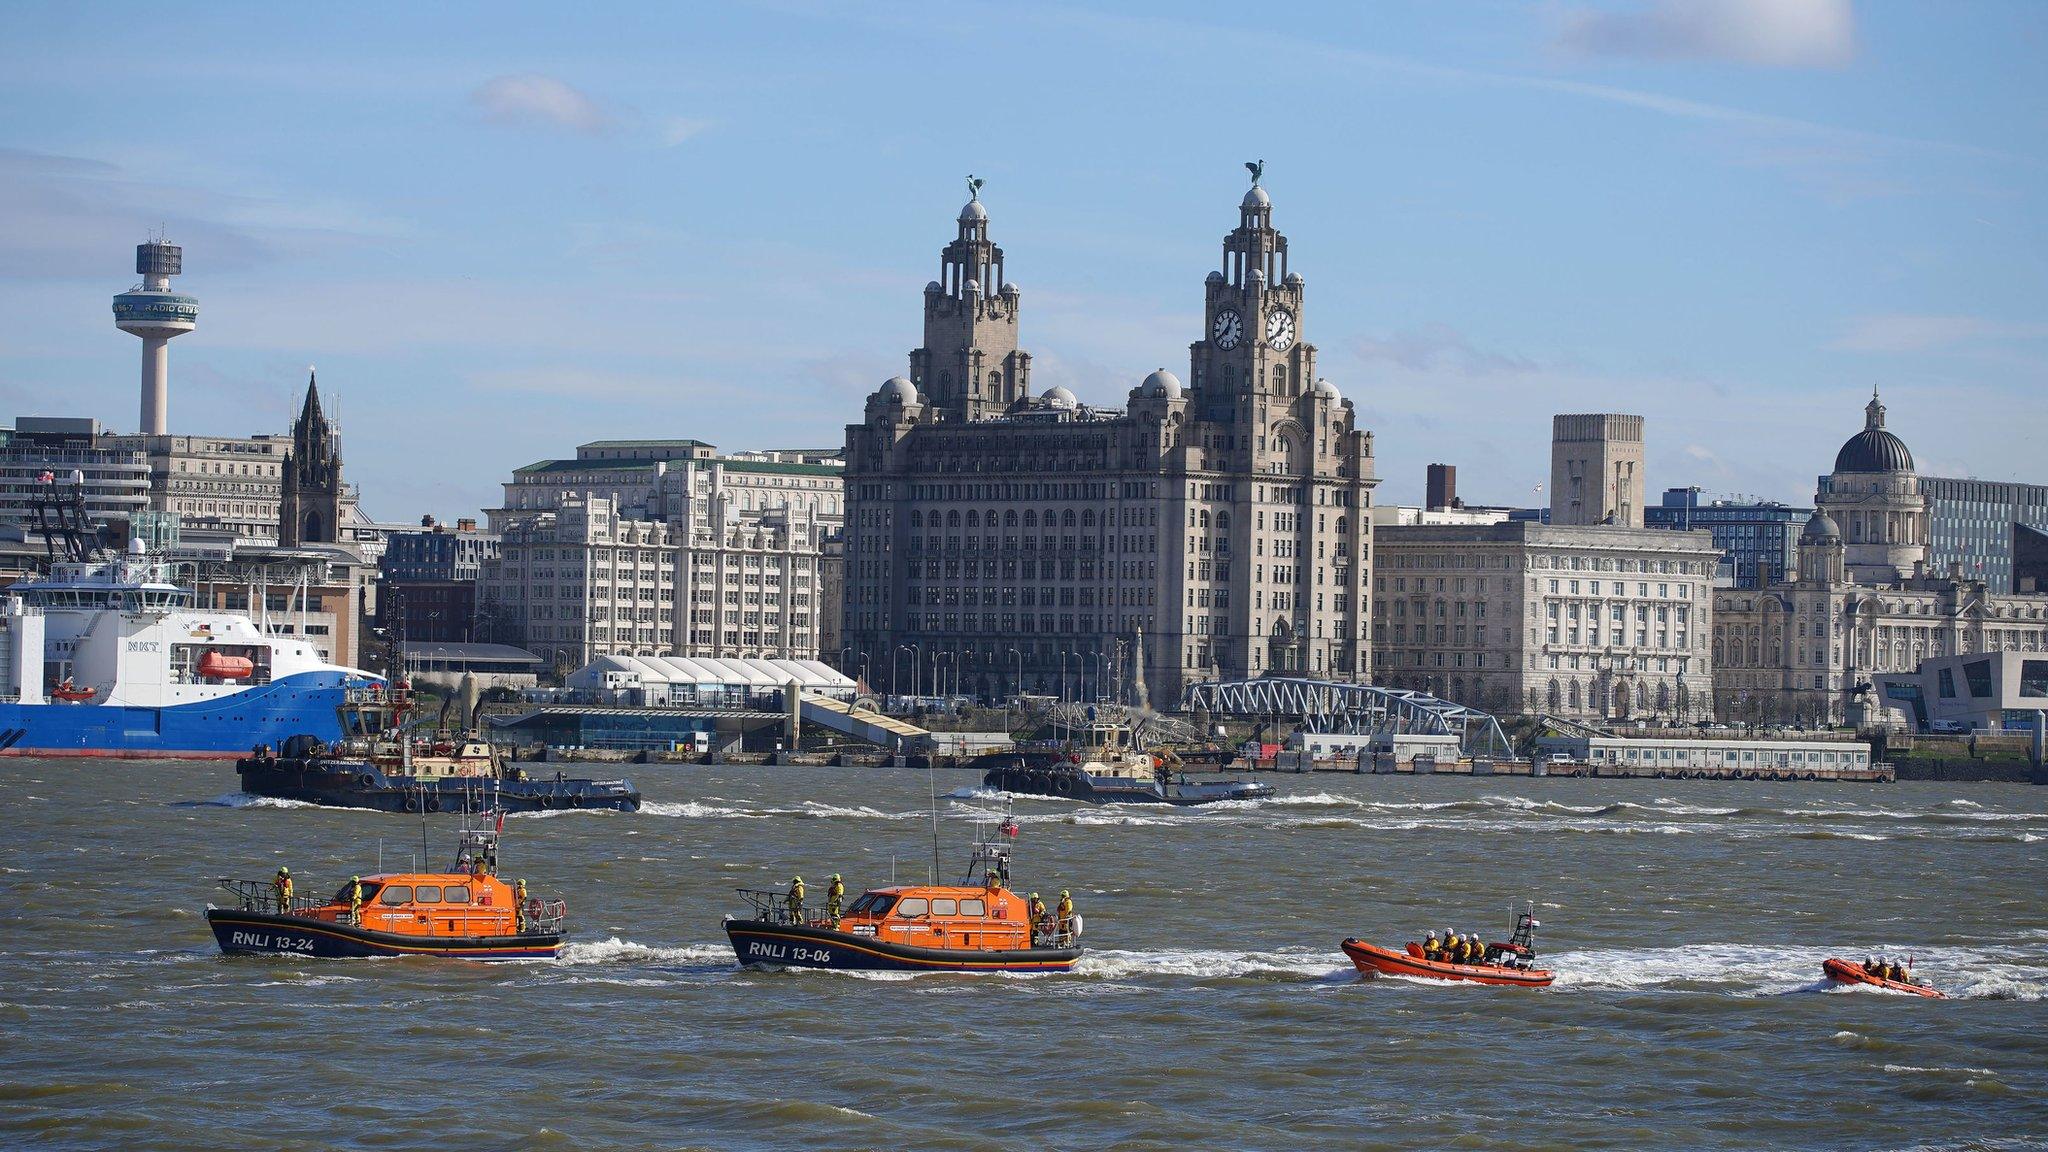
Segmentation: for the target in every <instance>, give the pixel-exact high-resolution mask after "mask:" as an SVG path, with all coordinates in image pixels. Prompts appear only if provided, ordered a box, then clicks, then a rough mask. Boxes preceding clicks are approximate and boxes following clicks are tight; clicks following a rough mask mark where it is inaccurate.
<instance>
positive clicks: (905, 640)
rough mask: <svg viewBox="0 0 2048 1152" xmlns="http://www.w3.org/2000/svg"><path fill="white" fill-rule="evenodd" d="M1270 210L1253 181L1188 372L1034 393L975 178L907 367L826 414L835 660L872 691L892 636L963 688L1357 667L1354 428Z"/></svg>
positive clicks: (1362, 588)
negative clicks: (1320, 363) (844, 412)
mask: <svg viewBox="0 0 2048 1152" xmlns="http://www.w3.org/2000/svg"><path fill="white" fill-rule="evenodd" d="M1272 215H1273V205H1272V201H1271V199H1270V198H1269V197H1268V195H1267V193H1266V191H1265V189H1263V188H1261V187H1259V186H1258V184H1257V182H1256V180H1255V181H1254V184H1253V186H1252V188H1251V190H1250V191H1249V192H1247V193H1246V194H1245V196H1244V198H1243V200H1242V202H1241V203H1240V204H1239V206H1238V220H1237V226H1236V227H1235V228H1234V229H1232V230H1231V231H1230V233H1229V234H1228V235H1227V236H1225V237H1224V240H1223V252H1222V262H1221V263H1222V267H1221V268H1220V269H1218V270H1217V271H1213V272H1210V273H1209V274H1208V277H1207V279H1206V281H1205V282H1204V285H1203V322H1202V332H1201V333H1200V338H1199V339H1197V340H1195V341H1194V342H1193V343H1192V344H1191V345H1190V346H1189V356H1188V361H1189V363H1188V380H1187V383H1186V384H1185V385H1184V384H1183V383H1182V382H1181V380H1180V379H1179V378H1178V377H1176V376H1175V375H1174V374H1173V373H1172V372H1170V371H1167V370H1166V369H1163V368H1162V369H1159V370H1158V371H1155V372H1153V373H1151V374H1150V375H1148V376H1146V377H1145V379H1144V380H1143V381H1142V382H1140V383H1139V384H1138V386H1137V387H1135V388H1133V389H1132V390H1131V392H1130V395H1129V397H1128V399H1127V401H1126V403H1125V405H1124V406H1123V407H1121V408H1110V407H1096V406H1091V405H1085V404H1082V403H1080V402H1079V400H1078V399H1077V398H1076V397H1075V396H1074V395H1073V394H1072V393H1071V392H1069V391H1068V390H1067V389H1065V388H1060V387H1055V388H1050V389H1047V390H1046V391H1044V392H1043V393H1042V394H1039V395H1036V396H1034V395H1032V393H1031V390H1030V368H1031V358H1030V355H1029V353H1027V352H1024V351H1022V350H1021V348H1020V346H1019V340H1018V328H1017V324H1018V317H1019V314H1020V310H1021V304H1022V294H1021V292H1020V291H1019V289H1018V287H1017V285H1016V283H1015V282H1014V281H1011V280H1010V279H1009V278H1008V275H1007V269H1006V263H1005V259H1004V255H1003V252H1002V249H1001V248H1000V247H998V246H996V245H995V244H994V243H993V242H992V241H991V240H990V239H989V214H988V211H987V209H986V207H985V206H984V205H983V204H982V203H981V201H980V198H979V194H978V189H977V192H976V195H974V196H973V197H972V198H970V199H969V201H968V203H967V204H966V206H965V207H963V208H962V209H961V210H960V214H959V216H958V218H957V220H956V226H957V230H956V234H955V236H954V238H953V240H952V241H951V242H949V243H948V244H947V245H946V246H945V247H944V248H943V249H942V251H941V252H940V258H939V266H940V267H939V271H940V274H939V277H938V279H936V280H934V281H932V282H931V283H930V284H928V285H926V286H925V290H924V294H923V304H924V342H923V344H922V345H921V346H920V347H919V348H918V349H917V350H915V351H913V352H912V353H911V354H910V358H909V368H910V374H909V376H907V377H903V376H899V377H895V378H893V379H891V380H889V381H887V382H885V383H884V384H883V385H882V386H881V388H880V389H878V390H877V391H876V392H875V393H874V394H873V395H872V396H870V397H869V398H868V402H867V409H866V412H865V415H864V418H863V419H862V420H861V422H859V423H856V424H852V425H849V426H848V427H847V430H846V494H847V516H846V529H845V575H844V580H845V603H844V616H843V625H844V639H843V641H842V644H843V646H844V648H845V649H846V653H847V655H846V656H845V657H844V658H845V659H848V660H851V661H854V662H856V663H859V662H863V661H865V662H866V663H867V664H868V666H869V667H870V668H871V669H872V671H871V679H872V680H873V681H875V682H876V683H878V684H879V685H881V686H884V687H888V686H889V682H890V679H891V678H892V676H893V675H894V672H895V665H896V664H897V662H898V660H899V658H907V660H908V661H909V662H910V663H911V664H913V665H915V666H917V667H920V668H925V667H934V668H935V669H936V670H938V671H940V672H942V673H950V676H949V678H950V679H952V680H956V681H957V682H958V684H959V685H960V686H961V688H962V689H963V690H965V691H970V692H980V693H987V694H997V693H1005V692H1009V691H1013V690H1016V689H1017V688H1018V687H1020V684H1021V687H1023V688H1026V689H1029V690H1033V691H1043V690H1048V689H1052V688H1054V687H1055V686H1057V685H1060V684H1061V683H1062V682H1063V681H1064V682H1066V683H1067V684H1068V685H1069V686H1070V687H1071V686H1072V685H1074V684H1078V683H1079V682H1080V681H1081V680H1083V679H1084V678H1085V679H1086V680H1088V681H1089V682H1092V683H1094V684H1096V685H1098V686H1107V688H1106V690H1105V689H1102V688H1100V687H1099V688H1098V689H1097V690H1091V691H1090V692H1089V693H1088V694H1089V695H1090V696H1091V697H1092V696H1094V695H1095V694H1096V691H1100V692H1101V694H1102V695H1103V696H1104V697H1105V698H1107V697H1113V696H1118V695H1122V694H1124V693H1130V694H1132V695H1137V694H1139V693H1143V694H1144V695H1146V696H1147V697H1149V699H1150V700H1152V701H1154V702H1159V703H1169V702H1171V701H1174V700H1177V699H1178V698H1179V695H1180V692H1181V690H1182V688H1183V687H1184V686H1185V685H1186V684H1188V683H1190V682H1192V681H1199V680H1207V679H1215V678H1218V677H1238V676H1257V675H1260V674H1263V673H1268V672H1283V673H1295V674H1302V675H1310V676H1323V677H1329V678H1333V679H1343V680H1350V679H1364V678H1365V677H1366V676H1367V675H1368V674H1369V672H1370V656H1371V638H1370V635H1369V633H1368V631H1367V628H1368V622H1369V621H1370V620H1371V618H1372V613H1371V605H1370V598H1371V581H1370V567H1371V562H1372V551H1371V548H1372V525H1371V493H1372V488H1373V485H1374V484H1375V483H1377V481H1376V479H1375V478H1374V476H1373V461H1372V437H1371V434H1370V433H1368V432H1366V431H1364V430H1362V429H1360V428H1358V427H1357V422H1356V419H1355V416H1354V412H1353V409H1352V405H1351V404H1350V402H1349V401H1346V400H1344V399H1343V398H1342V397H1341V396H1340V395H1339V394H1338V392H1337V389H1336V387H1335V386H1334V385H1332V384H1331V383H1330V382H1329V381H1327V380H1323V379H1321V378H1319V377H1318V376H1317V375H1316V348H1315V346H1314V345H1313V344H1311V343H1309V342H1308V341H1307V340H1306V334H1307V332H1308V325H1307V311H1306V310H1307V303H1308V300H1307V289H1306V284H1305V282H1304V280H1303V278H1302V277H1301V275H1300V274H1299V273H1297V272H1294V271H1293V270H1292V269H1291V268H1290V267H1289V265H1288V248H1287V239H1286V237H1285V236H1283V235H1281V234H1280V233H1279V232H1278V231H1276V230H1275V229H1274V227H1273V222H1272ZM935 658H936V664H935V665H933V664H931V662H932V661H934V659H935ZM897 678H898V679H900V680H901V683H900V684H899V685H897V687H900V688H901V689H902V690H904V691H910V690H911V681H910V679H909V678H907V677H897ZM1070 694H1071V693H1070Z"/></svg>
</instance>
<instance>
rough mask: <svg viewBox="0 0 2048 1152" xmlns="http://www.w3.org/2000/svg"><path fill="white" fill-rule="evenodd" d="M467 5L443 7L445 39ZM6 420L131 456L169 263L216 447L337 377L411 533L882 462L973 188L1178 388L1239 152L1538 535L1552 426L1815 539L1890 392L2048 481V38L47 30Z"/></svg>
mask: <svg viewBox="0 0 2048 1152" xmlns="http://www.w3.org/2000/svg"><path fill="white" fill-rule="evenodd" d="M422 7H424V6H422ZM6 23H7V27H6V30H5V31H4V32H0V316H4V317H5V319H4V320H0V416H8V415H17V414H80V415H94V416H98V417H100V418H101V419H102V420H103V421H106V422H107V423H108V424H110V425H112V426H114V427H116V428H119V429H128V428H132V427H133V425H134V422H135V419H136V372H137V360H138V355H139V352H138V347H137V341H135V340H134V339H133V338H132V337H129V336H126V335H123V334H122V333H120V332H118V331H116V330H115V329H114V327H113V325H112V321H111V316H110V313H109V311H108V299H109V297H111V296H112V295H113V294H114V293H116V292H118V291H121V290H122V289H124V288H125V287H127V286H128V285H129V283H131V282H132V280H133V279H134V277H133V276H132V274H131V273H132V264H131V263H130V262H131V260H132V250H133V245H134V244H135V243H137V242H138V241H140V240H142V239H143V238H144V237H145V235H146V234H147V233H148V232H150V231H152V230H153V229H155V228H156V227H157V226H158V225H159V223H161V224H163V225H165V226H166V227H167V228H168V230H169V234H170V237H171V239H172V240H173V241H174V242H177V243H180V244H183V245H184V246H185V261H186V267H187V268H188V269H189V271H188V272H187V274H186V275H185V276H184V277H182V278H181V280H180V281H179V285H180V287H181V288H182V289H183V290H186V291H189V292H191V293H193V294H194V295H196V296H198V297H199V299H200V302H201V309H202V312H201V317H200V326H199V330H198V331H197V332H195V333H192V334H190V335H186V336H183V337H180V338H179V339H178V340H177V341H176V342H175V343H174V344H173V345H172V346H171V347H172V351H171V373H172V398H171V426H172V430H173V431H183V432H219V433H238V434H249V433H255V432H259V431H282V430H283V429H285V428H286V427H287V426H288V423H289V419H290V416H291V414H292V413H293V412H294V411H295V409H296V405H297V397H298V395H299V391H300V389H301V388H302V386H303V382H304V376H305V370H306V366H307V365H309V364H314V365H317V366H318V367H319V371H320V378H321V382H322V392H323V394H324V395H326V396H328V397H330V398H332V399H331V402H332V403H333V404H334V405H335V406H337V407H338V408H339V411H340V415H341V418H342V421H343V431H344V451H345V455H346V457H347V460H348V467H349V472H350V476H351V478H352V479H354V480H355V481H357V482H358V483H360V484H361V485H362V487H363V490H364V500H365V504H366V506H367V507H368V509H369V510H370V512H371V513H372V514H373V515H375V516H376V517H378V518H379V519H384V520H403V519H408V518H411V517H415V516H417V515H419V514H421V513H423V512H433V513H435V514H437V515H440V516H443V517H453V516H457V515H464V514H468V513H471V512H473V511H475V510H476V509H477V508H479V507H481V506H484V505H486V504H488V503H491V502H492V501H493V500H494V499H495V497H496V495H497V493H498V485H499V484H500V483H501V482H503V481H504V480H505V479H506V478H507V476H508V474H509V472H510V470H511V469H512V468H514V467H516V466H518V465H520V464H524V463H527V462H529V461H531V460H535V459H540V458H544V457H547V456H551V455H562V454H567V453H568V451H569V450H570V449H571V447H572V446H573V445H574V444H576V443H578V442H579V441H582V440H587V439H594V438H600V437H617V436H676V437H696V438H699V439H704V440H708V441H711V442H713V443H716V444H718V445H720V446H722V447H725V448H734V449H736V448H748V447H772V446H787V445H799V444H801V445H811V444H836V443H838V442H839V441H840V439H841V438H842V435H843V432H842V428H843V425H844V424H845V422H846V421H848V420H852V419H857V418H858V416H859V413H860V409H861V402H862V398H863V397H864V396H865V394H866V393H867V392H869V391H872V390H873V388H874V387H875V385H876V384H877V383H878V382H880V381H881V380H882V379H884V378H885V377H887V376H889V375H891V374H894V373H896V372H898V371H901V370H902V368H903V365H904V358H905V355H906V354H907V353H908V351H909V350H910V349H911V348H912V347H914V346H915V345H916V344H917V342H918V339H919V335H920V333H919V324H920V320H919V291H920V289H921V287H922V286H923V284H924V282H925V281H926V280H928V279H930V278H931V277H932V275H933V274H934V270H935V269H936V267H937V254H938V249H939V247H940V246H941V245H942V244H943V243H944V242H945V241H946V240H947V239H949V238H950V236H951V233H952V219H953V215H954V213H955V212H956V211H957V210H958V208H959V206H960V202H961V201H962V200H963V199H964V198H965V197H964V187H963V181H964V177H965V176H966V174H967V173H969V172H972V173H975V174H977V175H980V176H982V177H983V178H985V179H986V180H987V182H988V183H987V187H986V189H985V190H984V193H983V199H984V200H985V202H986V203H987V205H988V207H989V210H990V213H991V217H992V226H991V230H992V234H993V236H994V238H995V239H996V240H997V241H998V242H999V243H1001V244H1002V245H1003V246H1004V247H1005V249H1006V251H1007V253H1008V258H1009V259H1008V265H1009V271H1010V273H1011V276H1012V278H1013V279H1015V280H1017V281H1018V282H1019V283H1020V284H1021V285H1022V286H1023V289H1024V298H1023V302H1024V311H1023V324H1024V340H1025V344H1026V347H1027V348H1029V349H1030V350H1031V351H1032V353H1033V354H1034V357H1035V360H1034V365H1035V376H1036V380H1037V383H1038V384H1039V386H1041V387H1051V386H1052V385H1055V384H1065V385H1067V386H1068V387H1071V388H1073V389H1074V390H1075V391H1076V392H1077V393H1079V394H1080V395H1081V396H1082V398H1083V399H1084V400H1087V401H1091V402H1096V403H1117V402H1120V401H1121V399H1122V397H1123V396H1124V394H1125V392H1126V391H1127V390H1128V389H1129V388H1130V387H1131V385H1132V384H1134V383H1135V382H1136V381H1137V380H1139V379H1140V378H1141V377H1142V376H1143V375H1144V374H1145V373H1146V372H1148V371H1150V370H1151V369H1153V368H1157V367H1161V366H1165V367H1170V368H1173V369H1175V370H1176V371H1184V370H1185V366H1186V363H1187V345H1188V342H1189V341H1191V340H1194V339H1196V338H1198V337H1199V335H1200V334H1201V327H1200V323H1201V322H1200V316H1199V309H1200V304H1201V298H1202V278H1203V276H1204V275H1205V274H1206V273H1207V272H1208V271H1209V269H1211V268H1212V267H1214V266H1215V264H1216V261H1217V258H1218V253H1219V249H1220V241H1221V238H1222V235H1223V233H1224V232H1225V231H1227V230H1228V229H1229V228H1230V227H1231V226H1232V225H1233V224H1234V223H1235V215H1236V214H1235V206H1236V203H1237V199H1238V197H1239V196H1240V195H1241V194H1242V192H1243V188H1244V180H1245V173H1244V170H1243V168H1242V164H1243V162H1244V161H1246V160H1251V159H1263V160H1265V161H1266V171H1267V178H1266V184H1267V186H1268V188H1269V189H1270V190H1271V192H1272V195H1273V198H1274V202H1275V214H1274V220H1275V223H1276V225H1277V226H1279V227H1280V228H1281V229H1282V230H1283V231H1285V232H1287V233H1288V235H1289V238H1290V243H1291V249H1292V256H1293V265H1292V266H1293V267H1294V269H1295V270H1297V271H1299V272H1301V273H1302V274H1303V275H1304V276H1305V277H1306V278H1307V280H1308V288H1309V296H1308V305H1307V308H1306V309H1305V315H1304V317H1303V325H1302V330H1303V335H1304V337H1305V338H1306V339H1308V340H1310V341H1312V342H1313V343H1315V344H1316V345H1317V346H1318V347H1319V348H1320V349H1321V355H1322V371H1323V374H1324V375H1326V376H1328V377H1329V378H1330V379H1331V380H1332V381H1333V382H1334V383H1335V384H1336V385H1337V386H1338V388H1339V389H1340V390H1341V391H1342V392H1343V394H1344V395H1345V396H1346V397H1349V398H1351V399H1352V400H1353V401H1354V402H1355V403H1356V404H1357V405H1358V408H1359V411H1360V415H1361V418H1362V423H1363V424H1364V425H1365V426H1366V427H1368V428H1371V429H1372V430H1373V431H1374V433H1375V435H1376V447H1377V451H1378V455H1379V470H1380V474H1381V476H1382V477H1383V478H1384V483H1383V485H1382V488H1381V496H1382V498H1383V499H1390V500H1395V501H1409V502H1412V501H1414V500H1416V499H1418V498H1419V496H1420V491H1421V485H1422V472H1423V466H1424V464H1426V463H1428V462H1430V461H1439V460H1440V461H1445V462H1450V463H1455V464H1457V465H1459V466H1460V473H1461V475H1460V481H1461V485H1460V487H1461V490H1462V491H1463V492H1464V494H1465V495H1466V496H1467V498H1468V499H1471V500H1474V501H1475V502H1476V501H1517V502H1520V501H1526V500H1529V499H1532V498H1533V492H1532V489H1533V487H1534V486H1535V485H1536V484H1537V483H1540V482H1541V481H1542V480H1543V478H1544V476H1545V475H1546V474H1547V470H1548V455H1547V453H1548V445H1547V440H1548V434H1549V420H1548V417H1549V415H1550V414H1551V413H1553V412H1561V411H1595V410H1610V411H1628V412H1639V413H1642V414H1644V415H1646V416H1647V417H1649V420H1650V424H1649V436H1650V445H1649V454H1650V473H1649V482H1650V486H1651V491H1652V494H1653V498H1654V493H1655V492H1656V491H1657V490H1658V489H1661V488H1662V487H1664V486H1668V485H1681V484H1697V485H1700V486H1702V487H1704V488H1705V489H1707V490H1708V491H1709V492H1710V493H1716V494H1722V493H1753V494H1759V495H1763V496H1766V497H1771V498H1778V499H1784V500H1788V501H1800V500H1805V499H1807V498H1808V497H1809V496H1810V495H1811V492H1812V487H1813V478H1814V476H1815V474H1817V473H1819V472H1821V471H1824V470H1825V469H1826V468H1827V466H1828V464H1829V462H1830V461H1831V460H1832V456H1833V452H1834V449H1835V447H1836V446H1837V445H1838V444H1839V443H1840V441H1841V440H1842V439H1843V438H1845V437H1846V436H1848V435H1849V434H1850V433H1852V432H1854V431H1855V430H1856V429H1857V428H1859V427H1860V424H1861V419H1862V412H1861V409H1862V405H1863V403H1864V402H1865V400H1867V398H1868V395H1869V392H1870V389H1871V387H1872V386H1873V385H1878V386H1881V387H1882V388H1883V389H1884V394H1885V400H1886V402H1887V404H1888V405H1889V407H1890V411H1891V426H1892V428H1893V429H1894V430H1895V431H1897V432H1899V433H1900V434H1901V435H1902V436H1904V437H1905V438H1906V440H1907V442H1908V443H1909V444H1910V445H1911V446H1912V447H1913V448H1914V450H1915V453H1916V455H1917V456H1918V457H1919V459H1920V463H1921V468H1922V471H1925V472H1931V473H1941V474H1950V475H1976V476H1982V477H1987V478H1998V479H2027V480H2032V481H2036V482H2048V464H2043V463H2042V462H2041V461H2042V456H2041V444H2042V438H2043V433H2044V432H2048V245H2044V230H2048V224H2044V212H2043V208H2044V203H2048V198H2044V195H2043V193H2044V191H2048V146H2044V145H2048V69H2044V68H2042V67H2041V65H2040V61H2041V60H2042V59H2043V58H2044V56H2048V6H2044V5H2038V4H2030V3H2010V4H1998V3H1973V4H1967V5H1951V4H1884V5H1873V4H1860V5H1855V6H1854V7H1851V5H1850V4H1849V3H1847V2H1846V0H1804V2H1792V0H1776V2H1773V0H1692V2H1690V3H1684V4H1679V3H1675V2H1673V3H1666V2H1664V0H1647V2H1642V3H1623V2H1619V0H1617V2H1610V3H1577V2H1571V0H1557V2H1546V3H1536V4H1510V3H1481V4H1438V3H1388V4H1372V5H1353V4H1333V5H1326V6H1325V5H1307V4H1304V5H1285V6H1277V5H1242V4H1238V5H1210V4H1186V3H1183V4H1158V5H1139V6H1127V7H1120V8H1116V9H1083V8H1071V7H1034V6H1030V5H1014V4H1002V5H991V6H982V5H977V4H973V3H948V4H944V5H937V6H920V5H914V4H904V5H892V6H881V5H874V6H845V7H841V6H833V5H807V4H770V5H744V4H733V5H718V6H712V5H704V6H698V7H683V6H672V5H647V6H633V5H610V6H602V7H597V8H594V9H592V10H590V11H589V12H587V13H585V14H571V13H569V12H567V11H565V10H564V9H563V7H562V6H560V5H519V4H494V5H489V6H476V7H458V6H447V7H444V8H436V9H435V10H433V11H428V12H419V11H411V10H408V9H407V8H380V7H376V6H349V7H347V8H346V9H345V12H344V10H343V9H336V8H334V7H332V6H329V7H327V8H317V7H306V6H290V7H282V6H250V7H243V8H235V7H230V6H206V5H202V6H195V7H193V8H192V9H189V10H186V11H184V12H181V15H180V17H179V19H177V20H176V21H171V20H156V19H145V18H144V15H143V13H142V10H139V9H136V8H133V7H128V6H98V5H85V4H81V5H39V6H28V5H21V6H15V7H13V8H10V10H9V13H8V19H7V22H6Z"/></svg>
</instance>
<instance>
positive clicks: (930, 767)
mask: <svg viewBox="0 0 2048 1152" xmlns="http://www.w3.org/2000/svg"><path fill="white" fill-rule="evenodd" d="M924 774H925V779H926V780H927V781H928V782H929V783H930V785H931V793H932V878H931V880H930V881H928V883H932V884H937V883H938V882H939V761H938V757H936V756H934V755H932V754H931V753H930V752H927V753H926V754H925V762H924Z"/></svg>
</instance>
